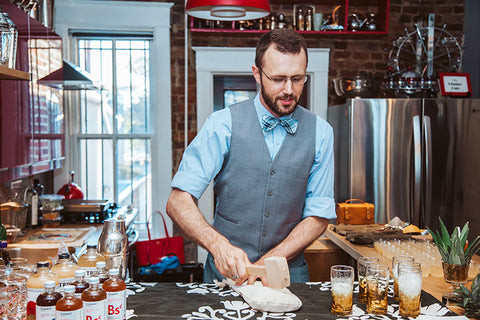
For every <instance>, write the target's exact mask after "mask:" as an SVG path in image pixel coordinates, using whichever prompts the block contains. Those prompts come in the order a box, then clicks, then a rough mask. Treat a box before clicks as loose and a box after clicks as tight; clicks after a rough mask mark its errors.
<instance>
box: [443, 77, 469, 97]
mask: <svg viewBox="0 0 480 320" xmlns="http://www.w3.org/2000/svg"><path fill="white" fill-rule="evenodd" d="M439 77H440V90H441V91H442V96H471V95H472V86H471V84H470V74H469V73H442V72H440V73H439Z"/></svg>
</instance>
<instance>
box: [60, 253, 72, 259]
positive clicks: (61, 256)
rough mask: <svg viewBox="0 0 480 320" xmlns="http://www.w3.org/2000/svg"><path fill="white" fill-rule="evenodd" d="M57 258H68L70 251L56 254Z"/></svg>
mask: <svg viewBox="0 0 480 320" xmlns="http://www.w3.org/2000/svg"><path fill="white" fill-rule="evenodd" d="M58 259H70V253H67V252H64V253H60V254H59V255H58Z"/></svg>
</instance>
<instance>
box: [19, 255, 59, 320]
mask: <svg viewBox="0 0 480 320" xmlns="http://www.w3.org/2000/svg"><path fill="white" fill-rule="evenodd" d="M45 281H55V284H56V285H58V283H59V282H58V277H57V275H56V274H55V273H53V272H51V271H50V262H48V261H40V262H37V272H35V273H34V274H32V275H31V276H29V277H28V279H27V319H29V320H30V319H35V309H36V304H37V303H36V302H37V298H38V296H39V295H40V294H42V293H43V291H44V290H45Z"/></svg>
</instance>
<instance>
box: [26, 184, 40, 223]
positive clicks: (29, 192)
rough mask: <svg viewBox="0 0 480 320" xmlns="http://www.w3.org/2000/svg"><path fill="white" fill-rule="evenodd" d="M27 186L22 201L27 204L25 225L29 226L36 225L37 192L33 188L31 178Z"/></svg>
mask: <svg viewBox="0 0 480 320" xmlns="http://www.w3.org/2000/svg"><path fill="white" fill-rule="evenodd" d="M30 180H31V182H30V184H29V186H28V187H26V188H25V191H24V194H23V202H24V203H25V204H26V205H27V206H28V209H27V221H26V225H27V226H29V227H36V226H38V197H39V194H38V192H37V191H36V190H35V184H34V182H33V180H32V179H30Z"/></svg>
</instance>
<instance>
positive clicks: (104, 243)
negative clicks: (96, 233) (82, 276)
mask: <svg viewBox="0 0 480 320" xmlns="http://www.w3.org/2000/svg"><path fill="white" fill-rule="evenodd" d="M127 243H128V238H127V233H126V231H125V220H116V219H108V220H105V221H104V223H103V230H102V234H101V235H100V238H99V239H98V245H97V249H98V252H99V253H101V254H102V255H103V256H104V257H105V259H106V260H107V261H106V264H107V270H110V269H119V271H120V277H121V278H122V279H125V277H126V273H127Z"/></svg>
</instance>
